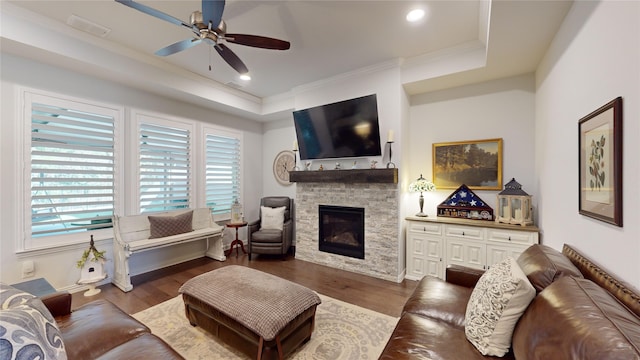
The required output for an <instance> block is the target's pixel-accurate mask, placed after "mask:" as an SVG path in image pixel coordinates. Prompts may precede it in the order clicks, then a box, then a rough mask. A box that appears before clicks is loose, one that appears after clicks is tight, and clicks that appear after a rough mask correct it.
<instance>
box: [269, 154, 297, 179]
mask: <svg viewBox="0 0 640 360" xmlns="http://www.w3.org/2000/svg"><path fill="white" fill-rule="evenodd" d="M295 162H296V158H295V154H294V153H293V151H291V150H283V151H280V152H279V153H278V155H276V158H275V159H273V175H274V176H275V177H276V180H277V181H278V182H279V183H280V184H282V185H291V183H290V182H289V171H293V168H294V167H295V166H296V164H295Z"/></svg>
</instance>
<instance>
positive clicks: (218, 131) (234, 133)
mask: <svg viewBox="0 0 640 360" xmlns="http://www.w3.org/2000/svg"><path fill="white" fill-rule="evenodd" d="M199 125H200V126H199V129H198V133H200V138H199V140H200V141H199V144H198V151H199V152H200V153H201V154H202V156H200V161H199V162H198V164H199V166H198V172H197V179H198V180H200V181H199V182H198V203H197V204H198V206H199V207H206V206H207V198H206V193H207V182H206V179H205V177H206V167H207V156H206V146H207V135H208V134H215V135H220V136H228V137H232V138H236V139H238V140H240V169H239V171H240V199H241V204H242V202H243V201H244V152H245V151H244V148H245V146H244V137H243V132H242V131H238V130H234V129H230V128H227V127H222V126H215V125H210V124H199ZM243 208H244V206H243ZM230 219H231V213H228V214H220V215H215V216H214V218H213V220H214V221H226V220H230Z"/></svg>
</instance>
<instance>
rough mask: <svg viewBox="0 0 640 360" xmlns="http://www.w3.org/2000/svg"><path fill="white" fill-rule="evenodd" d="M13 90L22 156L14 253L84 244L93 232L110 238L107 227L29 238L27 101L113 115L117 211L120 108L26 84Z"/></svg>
mask: <svg viewBox="0 0 640 360" xmlns="http://www.w3.org/2000/svg"><path fill="white" fill-rule="evenodd" d="M17 91H18V96H17V97H16V98H17V101H18V104H17V105H18V106H17V107H16V108H17V109H19V111H18V114H19V116H20V118H21V119H22V121H21V125H22V126H21V127H20V131H21V135H20V136H19V137H17V139H19V140H18V141H19V142H20V143H21V144H20V149H21V154H20V157H21V159H23V161H22V164H23V166H22V168H20V169H17V171H16V172H15V173H16V177H17V178H18V179H17V182H16V186H17V189H18V191H19V194H21V196H20V197H19V200H18V201H16V214H20V213H22V216H21V223H20V224H16V226H18V227H19V229H17V231H16V234H19V236H18V237H17V239H16V244H15V252H16V253H26V252H31V251H49V250H50V252H56V251H59V250H58V248H61V247H67V246H69V245H73V244H80V243H86V242H87V241H89V235H93V236H94V240H96V241H98V240H102V239H111V238H113V230H112V229H111V228H109V229H102V230H94V231H87V232H79V233H74V234H64V235H53V236H43V237H39V238H37V240H35V241H34V239H32V238H31V236H30V227H31V191H30V188H31V187H30V186H27V184H30V183H31V181H30V179H31V156H30V155H29V154H30V153H31V104H32V103H33V102H34V101H36V102H37V101H38V100H40V101H39V102H44V103H46V102H47V101H51V100H53V101H56V104H57V105H62V106H67V107H69V108H76V109H78V110H82V107H83V106H86V107H87V110H89V111H95V110H94V109H95V108H103V109H104V111H105V113H109V114H111V115H112V116H113V117H114V126H115V127H114V169H115V170H114V171H115V174H114V210H113V211H114V213H118V212H119V211H118V210H119V209H121V206H122V201H121V198H122V193H123V192H122V184H123V183H124V178H123V171H122V169H123V162H122V157H123V154H124V149H123V145H124V142H123V141H122V137H123V135H124V129H123V124H124V107H122V106H119V105H115V104H110V103H105V102H101V101H95V100H89V99H84V98H79V97H74V96H69V95H63V94H59V93H55V92H49V91H44V90H39V89H33V88H28V87H18V88H17ZM65 104H68V105H65ZM78 106H80V108H78ZM27 189H29V190H27Z"/></svg>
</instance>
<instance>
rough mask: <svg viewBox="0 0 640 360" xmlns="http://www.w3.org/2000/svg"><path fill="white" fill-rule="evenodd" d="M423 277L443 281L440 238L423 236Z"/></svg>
mask: <svg viewBox="0 0 640 360" xmlns="http://www.w3.org/2000/svg"><path fill="white" fill-rule="evenodd" d="M424 245H425V268H424V269H425V275H431V276H436V277H439V278H441V279H444V266H443V262H442V257H443V255H442V238H435V237H430V236H425V239H424Z"/></svg>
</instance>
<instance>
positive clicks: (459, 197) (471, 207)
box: [438, 184, 493, 221]
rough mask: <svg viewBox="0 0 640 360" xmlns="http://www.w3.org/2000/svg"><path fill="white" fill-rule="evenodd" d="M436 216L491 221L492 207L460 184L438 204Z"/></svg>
mask: <svg viewBox="0 0 640 360" xmlns="http://www.w3.org/2000/svg"><path fill="white" fill-rule="evenodd" d="M438 216H443V217H451V218H462V219H472V220H489V221H493V209H492V208H491V207H490V206H489V205H487V204H486V203H485V202H484V201H482V199H480V197H478V195H476V194H475V193H474V192H473V191H471V190H469V188H468V187H467V185H465V184H462V185H461V186H460V187H459V188H457V189H456V190H455V191H454V192H453V193H451V195H449V197H448V198H447V199H446V200H445V201H443V202H442V203H441V204H440V205H438Z"/></svg>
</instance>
